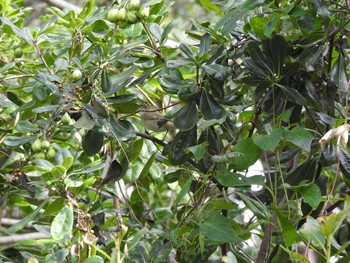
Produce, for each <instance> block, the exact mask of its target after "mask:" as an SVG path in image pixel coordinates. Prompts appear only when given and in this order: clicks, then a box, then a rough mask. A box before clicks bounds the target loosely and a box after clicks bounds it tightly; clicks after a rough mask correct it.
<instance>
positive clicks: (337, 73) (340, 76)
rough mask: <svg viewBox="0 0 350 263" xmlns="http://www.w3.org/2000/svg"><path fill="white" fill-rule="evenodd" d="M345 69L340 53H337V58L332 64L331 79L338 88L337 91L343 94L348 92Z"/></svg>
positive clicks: (342, 56)
mask: <svg viewBox="0 0 350 263" xmlns="http://www.w3.org/2000/svg"><path fill="white" fill-rule="evenodd" d="M346 72H347V67H346V63H345V59H344V55H343V53H342V52H339V54H338V58H337V60H336V62H335V63H334V66H333V69H332V71H331V78H332V80H333V81H334V82H335V84H336V85H337V86H338V88H339V90H340V91H341V92H342V93H343V94H345V93H346V92H347V90H348V79H347V76H346V74H347V73H346Z"/></svg>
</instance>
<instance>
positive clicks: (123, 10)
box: [116, 8, 126, 21]
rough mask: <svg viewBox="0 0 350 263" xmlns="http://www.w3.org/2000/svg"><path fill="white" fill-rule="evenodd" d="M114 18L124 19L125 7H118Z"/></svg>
mask: <svg viewBox="0 0 350 263" xmlns="http://www.w3.org/2000/svg"><path fill="white" fill-rule="evenodd" d="M116 18H117V20H119V21H124V20H125V19H126V10H125V8H120V9H119V10H118V13H117V16H116Z"/></svg>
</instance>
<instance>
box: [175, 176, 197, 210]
mask: <svg viewBox="0 0 350 263" xmlns="http://www.w3.org/2000/svg"><path fill="white" fill-rule="evenodd" d="M192 181H193V177H190V178H189V179H188V180H187V181H186V183H185V184H184V185H183V186H182V188H181V191H180V192H179V193H178V195H177V196H176V199H175V202H174V204H173V207H172V208H173V209H177V207H178V205H179V203H180V201H181V200H182V199H183V198H184V197H185V195H186V194H187V193H188V192H189V190H190V187H191V184H192Z"/></svg>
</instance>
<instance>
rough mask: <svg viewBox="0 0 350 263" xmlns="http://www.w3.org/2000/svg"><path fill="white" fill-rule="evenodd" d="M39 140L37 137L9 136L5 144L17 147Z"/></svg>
mask: <svg viewBox="0 0 350 263" xmlns="http://www.w3.org/2000/svg"><path fill="white" fill-rule="evenodd" d="M36 138H37V136H36V135H27V136H19V137H18V136H7V137H6V138H5V139H4V141H3V142H4V144H5V145H7V146H10V147H16V146H19V145H22V144H25V143H28V142H32V141H34V140H35V139H36Z"/></svg>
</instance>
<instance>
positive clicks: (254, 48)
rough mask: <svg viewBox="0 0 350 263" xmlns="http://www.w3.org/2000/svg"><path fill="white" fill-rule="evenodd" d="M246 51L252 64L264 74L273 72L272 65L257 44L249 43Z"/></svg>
mask: <svg viewBox="0 0 350 263" xmlns="http://www.w3.org/2000/svg"><path fill="white" fill-rule="evenodd" d="M247 51H248V53H249V55H250V58H251V59H252V61H253V62H254V64H256V65H257V66H258V67H259V68H261V69H262V70H263V71H264V72H272V71H273V65H272V63H271V60H270V58H269V57H267V56H266V55H265V54H264V53H263V51H262V50H261V48H260V46H259V43H258V42H255V41H251V42H249V43H248V45H247Z"/></svg>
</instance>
